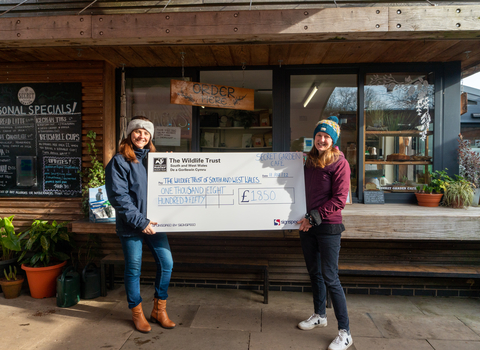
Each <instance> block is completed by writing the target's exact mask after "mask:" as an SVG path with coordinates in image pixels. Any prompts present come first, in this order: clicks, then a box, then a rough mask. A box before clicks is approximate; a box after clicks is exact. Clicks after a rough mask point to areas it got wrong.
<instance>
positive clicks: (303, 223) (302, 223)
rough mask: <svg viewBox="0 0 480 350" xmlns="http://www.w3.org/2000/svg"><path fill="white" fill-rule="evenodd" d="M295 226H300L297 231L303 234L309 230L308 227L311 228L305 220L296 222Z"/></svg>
mask: <svg viewBox="0 0 480 350" xmlns="http://www.w3.org/2000/svg"><path fill="white" fill-rule="evenodd" d="M297 224H300V228H299V230H300V231H303V232H307V231H308V230H310V227H312V225H310V222H309V221H308V220H307V219H306V218H302V219H300V220H298V221H297Z"/></svg>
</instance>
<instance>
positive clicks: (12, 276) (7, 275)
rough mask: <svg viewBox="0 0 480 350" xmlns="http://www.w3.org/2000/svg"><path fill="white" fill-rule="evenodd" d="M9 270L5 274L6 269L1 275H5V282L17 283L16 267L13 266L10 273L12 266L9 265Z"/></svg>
mask: <svg viewBox="0 0 480 350" xmlns="http://www.w3.org/2000/svg"><path fill="white" fill-rule="evenodd" d="M9 268H10V272H9V273H7V269H3V274H4V275H5V278H6V279H7V281H17V280H18V278H17V267H16V266H14V267H13V271H12V266H11V265H10V266H9Z"/></svg>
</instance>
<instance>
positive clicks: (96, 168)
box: [80, 130, 105, 217]
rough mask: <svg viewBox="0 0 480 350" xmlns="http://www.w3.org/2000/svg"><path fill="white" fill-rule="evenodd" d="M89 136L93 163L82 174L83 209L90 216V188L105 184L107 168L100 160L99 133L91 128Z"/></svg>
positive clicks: (89, 147)
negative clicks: (97, 142) (97, 141)
mask: <svg viewBox="0 0 480 350" xmlns="http://www.w3.org/2000/svg"><path fill="white" fill-rule="evenodd" d="M87 138H88V141H87V148H88V155H89V156H90V160H91V164H92V165H91V167H90V168H86V169H85V171H84V172H81V173H80V176H81V177H82V178H83V179H84V181H85V182H84V185H83V188H82V210H83V212H84V213H85V215H86V216H87V217H88V210H89V205H88V190H89V189H90V188H96V187H100V186H103V185H105V168H104V167H103V163H102V162H100V161H99V160H98V150H97V147H96V146H95V140H96V139H97V133H96V132H94V131H92V130H90V131H89V132H88V133H87Z"/></svg>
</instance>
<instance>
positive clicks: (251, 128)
mask: <svg viewBox="0 0 480 350" xmlns="http://www.w3.org/2000/svg"><path fill="white" fill-rule="evenodd" d="M200 129H201V130H204V129H208V130H245V131H248V130H262V129H272V127H271V126H251V127H249V128H246V129H245V128H244V127H243V126H201V127H200Z"/></svg>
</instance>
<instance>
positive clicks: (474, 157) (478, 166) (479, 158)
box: [457, 134, 480, 207]
mask: <svg viewBox="0 0 480 350" xmlns="http://www.w3.org/2000/svg"><path fill="white" fill-rule="evenodd" d="M457 140H458V163H459V165H460V175H461V176H463V178H464V179H465V180H466V181H468V182H470V183H471V184H473V186H474V197H473V201H472V205H473V206H475V207H476V206H478V205H479V201H480V154H478V153H477V152H475V151H473V150H472V147H471V145H470V141H469V140H464V139H463V136H462V134H459V135H458V139H457Z"/></svg>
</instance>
